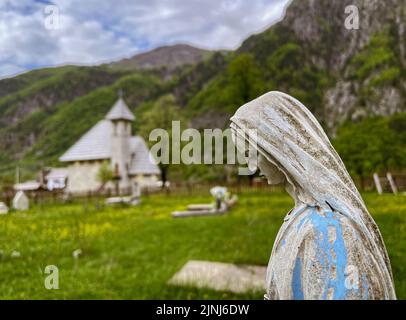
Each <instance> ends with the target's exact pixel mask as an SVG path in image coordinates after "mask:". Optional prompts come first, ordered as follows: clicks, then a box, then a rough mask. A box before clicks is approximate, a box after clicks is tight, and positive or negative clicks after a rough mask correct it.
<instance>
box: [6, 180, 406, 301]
mask: <svg viewBox="0 0 406 320" xmlns="http://www.w3.org/2000/svg"><path fill="white" fill-rule="evenodd" d="M229 191H230V193H232V194H238V204H237V205H235V206H234V207H233V208H232V209H231V210H230V211H229V212H228V213H227V214H225V215H220V216H203V217H194V218H185V219H174V218H173V217H172V216H171V213H172V212H173V211H179V210H183V208H185V207H187V206H188V205H189V204H191V203H196V204H197V203H202V204H203V203H211V202H212V201H213V197H212V195H211V194H210V188H202V189H195V190H193V191H192V192H191V193H190V192H189V191H187V190H179V191H178V192H176V193H171V194H170V195H168V194H166V193H165V192H163V193H155V194H150V195H144V196H143V198H142V201H141V202H140V204H139V205H137V206H121V207H114V206H109V205H106V204H104V203H103V202H102V201H99V202H98V201H97V199H87V198H83V199H76V200H73V201H72V202H71V203H67V204H62V203H43V204H41V203H38V204H35V205H30V208H29V210H27V211H12V212H11V213H9V214H7V215H0V239H1V245H0V252H1V253H2V254H1V255H0V261H1V264H2V268H1V269H0V276H1V277H2V279H3V280H2V281H1V282H0V296H1V298H2V299H4V298H7V299H13V298H16V299H21V298H22V299H27V298H30V299H41V298H45V299H62V298H67V299H81V298H86V299H96V298H101V299H110V298H111V299H121V298H122V299H234V298H241V299H262V298H263V295H264V291H263V289H262V288H261V289H258V287H255V286H254V288H252V287H251V289H247V290H248V291H245V290H240V289H238V288H229V287H228V288H227V282H225V284H224V286H223V285H222V286H223V287H221V286H220V288H219V287H213V286H212V281H213V280H212V279H213V273H206V274H205V275H203V278H198V279H197V280H196V281H198V282H192V283H190V284H187V283H188V281H183V280H182V279H180V280H182V281H176V278H175V281H174V282H175V283H172V282H171V279H172V280H173V278H174V276H175V275H176V274H178V273H179V272H180V271H181V270H182V269H183V268H184V267H185V265H187V264H188V263H189V266H190V261H202V262H204V264H203V267H204V266H206V265H207V263H215V265H218V266H219V268H218V270H219V271H218V272H219V274H221V272H224V271H222V270H228V268H231V269H232V270H236V272H237V274H239V275H240V276H241V274H242V275H243V276H244V277H246V276H247V275H246V272H245V271H244V270H247V269H246V268H244V266H255V267H262V268H266V266H267V264H268V260H269V253H270V251H271V249H272V246H273V242H274V239H275V236H276V232H277V231H278V229H279V226H280V224H281V221H282V220H283V217H284V216H285V215H286V212H288V211H289V209H290V208H291V207H292V205H293V201H292V199H291V198H290V197H289V196H288V195H287V194H286V193H285V192H283V191H282V190H280V189H278V188H275V187H262V188H255V187H254V188H250V187H245V188H241V189H240V190H238V189H237V188H235V187H233V188H231V187H230V188H229ZM363 197H364V199H365V202H366V204H367V206H368V209H369V210H370V213H371V214H372V215H373V217H374V219H375V221H376V222H377V224H378V225H379V228H380V230H381V232H382V235H383V237H384V239H385V244H386V247H387V250H388V253H389V255H390V259H391V264H392V270H393V275H394V279H395V286H396V290H397V297H398V298H399V299H404V298H406V281H405V280H404V279H406V268H405V265H406V260H405V256H404V254H403V252H404V250H403V248H404V244H405V242H406V239H405V232H404V230H405V228H406V197H404V196H401V195H397V196H396V195H393V194H390V193H384V194H382V195H380V196H377V193H376V192H373V193H372V192H371V193H364V194H363ZM78 250H80V254H78V252H79V251H78ZM13 252H14V254H13ZM15 252H18V253H19V258H15V257H13V256H16V253H15ZM74 252H76V254H75V255H73V253H74ZM12 255H13V256H12ZM75 257H76V258H75ZM47 265H56V266H58V268H59V272H60V279H59V286H60V289H59V290H46V289H45V288H43V281H44V278H45V276H46V275H45V274H43V273H42V272H39V270H44V268H45V267H46V266H47ZM196 268H197V269H196ZM200 268H202V267H201V266H200V265H198V266H197V267H196V265H193V264H192V269H190V268H188V269H186V271H187V273H186V276H182V277H183V279H184V280H188V279H189V278H190V277H191V275H192V277H193V272H192V273H191V271H190V270H192V271H193V270H201V269H200ZM262 274H263V273H262ZM214 276H215V275H214ZM251 276H254V274H251ZM214 279H215V278H214ZM178 280H179V278H178ZM253 283H255V282H253ZM41 286H42V288H43V289H41Z"/></svg>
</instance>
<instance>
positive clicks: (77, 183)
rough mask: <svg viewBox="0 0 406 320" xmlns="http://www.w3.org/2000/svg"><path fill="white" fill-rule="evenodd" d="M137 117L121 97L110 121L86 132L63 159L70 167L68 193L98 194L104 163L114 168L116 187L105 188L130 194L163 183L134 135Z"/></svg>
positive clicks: (143, 147) (106, 118) (140, 139)
mask: <svg viewBox="0 0 406 320" xmlns="http://www.w3.org/2000/svg"><path fill="white" fill-rule="evenodd" d="M134 120H135V117H134V115H133V114H132V112H131V111H130V109H129V108H128V107H127V105H126V104H125V102H124V100H123V99H122V97H120V98H119V99H118V100H117V102H116V103H115V104H114V106H113V107H112V108H111V110H110V111H109V112H108V113H107V115H106V117H105V118H104V119H103V120H101V121H99V122H98V123H97V124H96V125H95V126H94V127H93V128H91V129H90V130H89V131H88V132H86V133H85V134H84V135H83V136H82V137H81V138H80V139H79V140H78V141H77V142H76V143H75V144H74V145H73V146H72V147H71V148H69V149H68V150H67V151H66V152H65V153H64V154H63V155H62V156H61V157H60V158H59V160H60V161H61V162H65V163H68V167H67V172H68V175H67V186H66V190H67V192H70V193H85V192H89V191H97V190H99V189H100V187H101V182H100V181H99V180H98V178H97V176H98V173H99V171H100V167H101V166H102V165H103V163H104V162H106V161H107V162H108V163H109V165H110V166H111V169H112V172H113V176H114V183H113V182H109V183H108V184H107V185H106V186H105V187H106V188H111V189H113V190H117V189H119V191H120V193H128V192H130V190H131V188H132V187H133V186H134V184H136V183H137V184H138V185H139V186H140V187H144V186H151V185H154V184H156V183H157V181H158V180H159V175H160V169H159V168H158V166H157V165H156V164H155V163H154V162H153V158H152V157H151V155H150V153H149V149H148V147H147V145H146V143H145V141H144V139H143V138H142V137H140V136H133V135H132V122H133V121H134Z"/></svg>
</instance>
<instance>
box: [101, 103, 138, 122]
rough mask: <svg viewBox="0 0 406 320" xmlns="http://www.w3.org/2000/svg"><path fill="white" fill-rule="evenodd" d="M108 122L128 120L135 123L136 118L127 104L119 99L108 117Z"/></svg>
mask: <svg viewBox="0 0 406 320" xmlns="http://www.w3.org/2000/svg"><path fill="white" fill-rule="evenodd" d="M106 119H108V120H128V121H134V120H135V117H134V115H133V113H132V112H131V111H130V109H129V108H128V107H127V105H126V104H125V102H124V100H123V99H122V98H119V99H118V100H117V101H116V103H115V104H114V105H113V107H112V108H111V110H110V111H109V113H107V115H106Z"/></svg>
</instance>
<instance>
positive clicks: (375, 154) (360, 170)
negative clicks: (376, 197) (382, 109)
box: [333, 116, 406, 189]
mask: <svg viewBox="0 0 406 320" xmlns="http://www.w3.org/2000/svg"><path fill="white" fill-rule="evenodd" d="M400 120H402V118H401V117H400V116H395V117H393V119H391V118H386V117H374V118H368V119H365V120H364V121H362V122H360V123H348V124H345V125H343V126H342V127H340V128H339V130H338V134H337V137H336V139H334V141H333V142H334V146H335V147H336V149H337V151H338V153H339V155H340V156H341V158H342V159H343V161H344V163H345V165H346V167H347V169H348V171H349V172H350V173H351V174H354V175H357V176H358V177H359V178H360V181H361V188H362V189H363V187H364V183H363V181H364V178H365V177H366V176H367V175H371V174H372V173H374V172H377V171H378V172H379V171H389V170H395V171H397V170H401V169H402V168H404V166H405V165H406V163H405V158H406V151H405V150H406V141H405V138H404V132H403V130H402V129H401V128H402V126H403V127H404V124H403V125H401V123H402V121H400ZM403 120H404V116H403ZM399 128H400V130H399Z"/></svg>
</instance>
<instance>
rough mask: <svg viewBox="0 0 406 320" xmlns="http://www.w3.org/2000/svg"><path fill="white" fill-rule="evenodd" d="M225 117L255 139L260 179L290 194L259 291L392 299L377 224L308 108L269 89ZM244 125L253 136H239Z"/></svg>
mask: <svg viewBox="0 0 406 320" xmlns="http://www.w3.org/2000/svg"><path fill="white" fill-rule="evenodd" d="M231 121H232V124H231V128H232V129H233V131H234V132H235V133H236V134H237V136H239V137H241V138H243V139H245V140H246V144H248V143H251V144H252V141H255V144H254V145H255V147H256V148H257V149H258V151H259V155H258V163H257V166H258V168H259V169H260V170H261V172H262V173H263V174H264V175H265V176H266V177H267V179H268V182H269V183H270V184H281V183H282V184H285V186H286V190H287V192H288V193H289V194H290V195H291V196H292V197H293V198H294V200H295V208H293V209H292V210H291V211H290V212H289V213H288V214H287V215H286V217H285V219H284V223H283V225H282V227H281V229H280V230H279V233H278V235H277V237H276V240H275V243H274V247H273V250H272V254H271V258H270V261H269V265H268V271H267V293H266V295H265V297H266V298H267V299H396V295H395V290H394V285H393V278H392V272H391V267H390V262H389V258H388V254H387V252H386V249H385V245H384V243H383V240H382V236H381V234H380V232H379V230H378V227H377V225H376V224H375V222H374V220H373V219H372V217H371V216H370V214H369V213H368V210H367V208H366V206H365V204H364V202H363V200H362V198H361V195H360V194H359V192H358V190H357V188H356V187H355V185H354V183H353V181H352V180H351V177H350V176H349V174H348V172H347V170H346V169H345V166H344V164H343V162H342V161H341V159H340V157H339V156H338V154H337V152H336V151H335V150H334V148H333V147H332V146H331V144H330V141H329V139H328V138H327V136H326V134H325V133H324V131H323V129H322V128H321V126H320V124H319V123H318V122H317V120H316V119H315V118H314V116H313V115H312V114H311V112H310V111H309V110H308V109H306V107H305V106H304V105H303V104H301V103H300V102H299V101H298V100H296V99H294V98H293V97H291V96H289V95H287V94H284V93H281V92H269V93H267V94H265V95H263V96H261V97H259V98H257V99H255V100H253V101H251V102H250V103H247V104H245V105H244V106H242V107H241V108H239V109H238V110H237V112H236V113H235V115H234V116H233V117H232V118H231ZM248 129H256V137H255V138H254V139H255V140H253V139H252V138H253V137H249V139H247V137H246V132H247V130H248ZM237 145H238V144H237ZM238 146H239V148H241V145H238ZM240 151H242V152H245V150H240ZM252 165H253V164H251V166H252Z"/></svg>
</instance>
